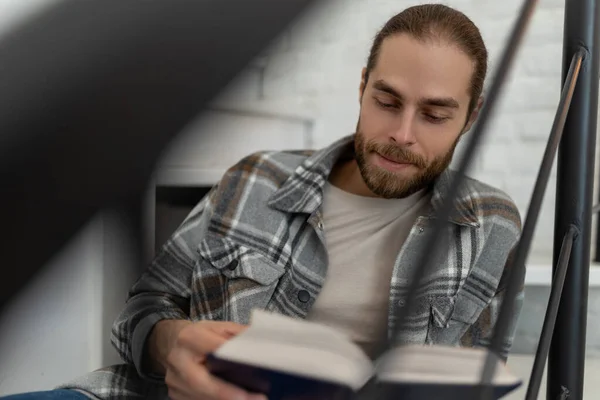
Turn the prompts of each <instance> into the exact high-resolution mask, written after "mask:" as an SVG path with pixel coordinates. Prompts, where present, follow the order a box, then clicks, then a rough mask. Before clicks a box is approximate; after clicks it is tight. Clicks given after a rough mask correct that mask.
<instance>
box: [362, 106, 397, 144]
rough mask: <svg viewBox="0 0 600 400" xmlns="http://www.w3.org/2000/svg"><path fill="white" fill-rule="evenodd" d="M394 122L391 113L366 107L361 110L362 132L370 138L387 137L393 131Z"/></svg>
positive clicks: (373, 107)
mask: <svg viewBox="0 0 600 400" xmlns="http://www.w3.org/2000/svg"><path fill="white" fill-rule="evenodd" d="M393 126H394V120H393V116H392V114H391V113H389V112H385V111H382V110H380V109H377V108H376V107H375V106H373V105H370V104H369V105H365V106H363V107H361V110H360V126H359V128H360V130H361V131H362V132H363V133H364V134H365V136H368V137H370V138H374V137H379V136H386V135H387V134H388V133H389V132H390V130H391V129H393Z"/></svg>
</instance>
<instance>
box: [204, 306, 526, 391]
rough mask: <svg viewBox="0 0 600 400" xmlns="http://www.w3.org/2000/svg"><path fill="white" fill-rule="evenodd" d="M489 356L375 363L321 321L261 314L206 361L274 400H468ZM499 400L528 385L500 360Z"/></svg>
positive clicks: (461, 353)
mask: <svg viewBox="0 0 600 400" xmlns="http://www.w3.org/2000/svg"><path fill="white" fill-rule="evenodd" d="M486 355H487V351H486V350H485V349H472V348H458V347H441V346H400V347H396V348H392V349H389V350H387V352H385V353H384V354H383V356H382V357H380V358H379V359H378V360H377V361H375V362H373V361H372V360H371V359H370V358H368V357H367V356H366V355H365V353H363V351H362V350H361V349H360V347H358V346H357V345H355V344H354V343H352V342H351V341H350V340H349V339H348V337H347V336H345V335H344V334H342V333H340V332H337V331H336V330H334V329H332V328H330V327H326V326H324V325H321V324H317V323H314V322H308V321H304V320H297V319H292V318H289V317H286V316H282V315H278V314H271V313H268V312H265V311H259V310H257V311H254V312H253V315H252V320H251V323H250V326H249V327H248V329H246V330H245V331H244V332H243V333H241V334H239V335H238V336H236V337H234V338H233V339H231V340H229V341H228V342H226V343H225V344H224V345H222V346H221V347H220V348H218V349H217V350H216V351H215V352H214V353H212V354H211V355H209V357H208V359H207V367H208V369H209V370H210V371H211V372H212V373H213V374H214V375H216V376H218V377H220V378H222V379H224V380H226V381H229V382H231V383H234V384H236V385H238V386H240V387H243V388H245V389H247V390H249V391H252V392H259V393H264V394H266V395H267V396H268V398H269V400H276V399H290V400H300V399H302V400H304V399H336V400H337V399H351V398H365V399H375V398H377V399H386V398H389V399H392V398H394V399H403V400H412V399H420V400H421V399H441V400H446V399H469V398H474V397H473V394H478V393H480V392H479V391H478V390H480V387H479V386H478V385H479V380H480V376H481V369H482V367H483V364H484V362H485V358H486ZM496 360H497V361H496V362H497V367H496V373H495V375H494V377H493V379H492V383H491V389H492V391H493V398H494V399H499V398H501V397H503V396H504V395H506V394H507V393H509V392H511V391H512V390H514V389H515V388H517V387H518V386H519V385H520V384H521V381H520V380H519V379H518V378H516V377H515V376H513V375H512V374H511V373H510V372H509V371H508V369H507V367H506V366H505V364H504V362H503V361H502V360H501V359H500V358H498V357H496Z"/></svg>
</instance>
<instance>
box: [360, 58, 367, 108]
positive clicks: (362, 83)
mask: <svg viewBox="0 0 600 400" xmlns="http://www.w3.org/2000/svg"><path fill="white" fill-rule="evenodd" d="M366 77H367V68H366V67H363V69H362V73H361V77H360V87H359V89H358V103H359V104H362V97H363V94H364V93H365V87H366V86H367V81H366Z"/></svg>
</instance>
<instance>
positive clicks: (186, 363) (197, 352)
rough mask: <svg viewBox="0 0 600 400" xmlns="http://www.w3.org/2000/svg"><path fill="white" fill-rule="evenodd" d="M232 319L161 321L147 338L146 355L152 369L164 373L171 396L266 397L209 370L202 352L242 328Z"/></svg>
mask: <svg viewBox="0 0 600 400" xmlns="http://www.w3.org/2000/svg"><path fill="white" fill-rule="evenodd" d="M244 329H245V326H243V325H239V324H236V323H233V322H219V321H201V322H196V323H192V322H190V321H161V322H159V323H158V324H157V325H156V326H155V328H154V330H153V333H152V335H151V338H150V343H149V345H150V355H151V358H153V360H154V363H155V364H154V367H155V369H157V370H159V371H160V372H163V373H164V374H165V382H166V384H167V386H168V388H169V397H170V398H171V399H173V400H188V399H189V400H266V397H265V396H264V395H259V394H251V393H248V392H246V391H244V390H243V389H241V388H238V387H237V386H234V385H231V384H229V383H227V382H224V381H223V380H221V379H218V378H216V377H214V376H213V375H211V374H210V372H209V371H208V370H207V368H206V367H205V365H204V361H205V358H206V355H207V354H209V353H211V352H213V351H214V350H216V349H217V348H218V347H219V346H221V345H222V344H223V343H225V342H226V341H227V340H229V339H230V338H232V337H233V336H235V335H236V334H238V333H240V332H242V331H243V330H244Z"/></svg>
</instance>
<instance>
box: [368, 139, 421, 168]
mask: <svg viewBox="0 0 600 400" xmlns="http://www.w3.org/2000/svg"><path fill="white" fill-rule="evenodd" d="M365 150H366V151H367V152H374V153H378V154H379V155H381V156H383V157H385V158H387V159H390V160H392V161H395V162H398V163H406V164H413V165H415V166H416V167H418V168H426V167H427V162H426V161H425V159H424V158H423V157H421V156H419V155H417V154H415V153H413V152H412V151H410V150H408V149H407V148H406V147H402V146H394V145H393V144H391V143H385V144H381V143H374V142H368V143H367V144H366V149H365Z"/></svg>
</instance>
